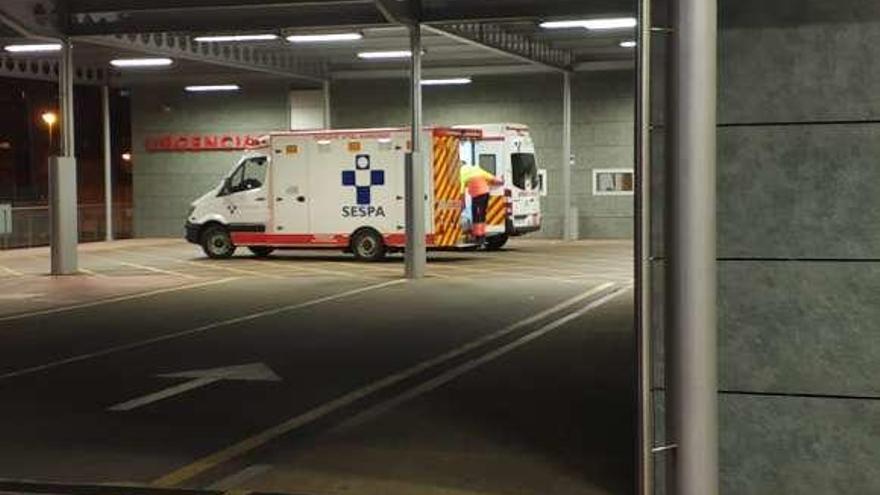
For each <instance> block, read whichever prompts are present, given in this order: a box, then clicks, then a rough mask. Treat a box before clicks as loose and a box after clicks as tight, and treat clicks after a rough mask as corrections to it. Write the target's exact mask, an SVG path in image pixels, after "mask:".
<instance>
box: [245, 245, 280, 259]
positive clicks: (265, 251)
mask: <svg viewBox="0 0 880 495" xmlns="http://www.w3.org/2000/svg"><path fill="white" fill-rule="evenodd" d="M248 249H249V250H250V252H252V253H254V256H256V257H257V258H265V257H267V256H269V255H270V254H272V252H273V251H275V248H273V247H269V246H248Z"/></svg>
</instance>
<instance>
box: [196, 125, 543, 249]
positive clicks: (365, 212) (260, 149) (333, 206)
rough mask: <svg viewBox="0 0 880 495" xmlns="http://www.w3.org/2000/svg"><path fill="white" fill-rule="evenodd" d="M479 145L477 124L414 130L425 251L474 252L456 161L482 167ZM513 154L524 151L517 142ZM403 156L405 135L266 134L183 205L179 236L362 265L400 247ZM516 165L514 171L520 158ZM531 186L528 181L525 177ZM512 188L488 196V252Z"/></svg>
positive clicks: (508, 223) (503, 227)
mask: <svg viewBox="0 0 880 495" xmlns="http://www.w3.org/2000/svg"><path fill="white" fill-rule="evenodd" d="M483 138H484V133H483V130H482V129H480V128H478V127H455V128H452V127H433V128H426V129H423V131H422V142H423V143H424V146H423V152H422V153H421V156H422V159H423V160H424V162H423V163H422V166H423V167H425V170H426V171H427V172H426V174H425V192H426V194H425V199H424V201H425V218H424V222H425V231H426V242H427V245H428V247H429V248H431V249H457V248H473V247H476V245H475V244H474V240H473V238H472V237H471V236H470V226H469V213H468V211H469V208H468V205H469V198H466V197H465V196H466V194H464V193H463V192H462V188H461V185H460V179H459V169H460V167H461V164H462V162H463V161H467V160H475V159H476V160H483V161H484V162H485V163H486V164H487V166H488V164H489V163H490V160H489V159H488V158H480V155H481V153H482V154H489V153H492V152H494V151H495V150H496V148H497V146H496V144H497V143H495V142H494V141H493V139H494V137H492V136H490V139H489V140H484V139H483ZM520 148H521V149H523V150H526V149H530V148H527V147H526V145H525V143H523V144H521V145H520ZM409 149H410V131H409V129H408V128H376V129H343V130H336V129H334V130H318V131H291V132H276V133H271V134H269V135H267V136H264V137H262V138H260V140H259V141H258V143H257V144H256V145H254V146H253V147H252V148H251V149H249V150H247V152H246V153H245V154H244V156H243V157H241V159H240V160H239V161H238V162H237V163H236V164H235V166H234V167H233V168H232V170H231V171H230V173H229V174H228V175H227V176H226V177H225V178H224V179H223V180H222V181H221V182H220V183H219V184H218V185H217V186H216V187H215V188H214V189H212V190H211V191H209V192H208V193H206V194H205V195H204V196H202V197H201V198H199V199H197V200H196V201H194V202H193V203H192V204H191V206H190V212H189V214H188V216H187V222H186V239H187V240H188V241H189V242H192V243H195V244H199V245H201V247H202V249H203V250H204V252H205V254H206V255H207V256H209V257H211V258H226V257H230V256H232V255H233V254H234V252H235V251H236V249H237V248H238V247H246V248H248V249H249V250H250V251H251V252H252V253H253V254H255V255H256V256H268V255H269V254H270V253H272V252H273V251H274V250H275V249H294V248H309V249H315V248H328V249H341V250H343V251H346V252H351V253H353V254H354V256H355V257H356V258H357V259H361V260H370V261H374V260H379V259H382V258H383V257H384V256H385V255H386V254H387V253H389V252H395V251H401V250H403V247H404V245H405V240H406V236H405V225H404V170H405V166H406V165H405V164H406V159H407V154H408V153H409ZM498 151H499V153H500V152H506V148H504V149H499V150H498ZM523 152H525V151H523ZM518 153H519V152H518ZM463 157H466V158H463ZM516 160H517V161H516V163H518V164H519V165H518V167H519V168H522V165H521V163H520V162H522V159H519V158H518V159H516ZM525 162H526V163H528V162H529V160H528V159H525ZM468 163H473V162H472V161H471V162H468ZM530 163H532V164H534V158H533V157H532V158H531V162H530ZM496 164H497V165H498V166H499V167H502V168H500V169H498V172H500V173H505V174H506V173H507V171H506V168H504V167H507V165H510V166H511V167H512V166H513V164H512V163H511V162H510V160H509V159H508V160H505V159H502V158H501V157H500V156H499V157H498V158H497V160H496ZM526 168H528V167H526ZM490 171H491V170H490ZM493 173H494V172H493ZM526 175H529V174H528V173H527V174H526ZM514 179H516V177H515V176H511V181H513V180H514ZM532 179H533V178H532V177H531V176H530V175H529V177H528V179H524V180H527V181H531V180H532ZM518 182H521V181H518ZM523 184H525V183H523ZM528 184H529V185H531V182H528ZM518 189H519V188H516V190H517V196H514V192H513V191H514V190H512V189H510V188H507V186H503V187H498V188H495V190H493V192H492V196H493V197H492V201H490V208H489V214H488V215H487V224H488V226H487V231H486V236H487V237H486V243H487V246H488V247H489V248H494V247H500V246H501V245H503V244H504V242H505V241H506V240H507V237H508V236H509V235H511V234H516V233H517V231H516V222H515V221H514V220H513V219H511V218H510V214H511V212H512V211H513V210H512V209H511V207H512V204H511V203H510V200H511V199H513V198H515V197H516V198H518V197H519V196H518ZM493 208H494V209H493ZM523 211H524V210H523ZM521 228H522V227H521ZM528 228H529V227H526V228H525V230H527V229H528ZM509 229H513V230H510V231H509ZM525 230H521V231H520V232H523V231H525Z"/></svg>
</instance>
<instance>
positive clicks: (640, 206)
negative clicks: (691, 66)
mask: <svg viewBox="0 0 880 495" xmlns="http://www.w3.org/2000/svg"><path fill="white" fill-rule="evenodd" d="M651 25H652V17H651V0H639V30H638V35H637V43H638V45H637V46H638V54H637V62H636V130H635V131H636V136H635V143H636V174H635V176H636V181H635V182H636V183H635V186H636V187H635V188H636V196H635V210H636V223H637V225H636V228H635V233H636V239H635V240H636V243H635V249H636V256H635V260H636V266H635V272H636V287H637V288H638V289H637V295H636V328H637V332H636V339H637V342H638V367H639V370H638V375H639V382H638V431H637V439H638V452H639V458H638V486H637V493H638V494H639V495H653V493H654V457H653V456H654V454H653V447H654V401H653V395H652V391H651V388H652V385H653V383H652V382H653V379H652V376H653V375H652V373H651V372H652V367H653V360H652V351H653V349H652V346H651V343H652V341H653V338H652V331H651V329H652V325H651V323H652V321H651V316H652V311H651V297H652V295H653V291H652V287H653V285H652V283H651V280H652V279H651V269H652V267H651V255H652V253H651V220H652V218H651V217H652V213H651V211H652V209H651Z"/></svg>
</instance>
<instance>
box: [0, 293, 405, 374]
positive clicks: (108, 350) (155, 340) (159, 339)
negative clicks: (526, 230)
mask: <svg viewBox="0 0 880 495" xmlns="http://www.w3.org/2000/svg"><path fill="white" fill-rule="evenodd" d="M403 282H405V280H404V279H399V280H392V281H390V282H383V283H381V284H374V285H368V286H366V287H360V288H358V289H352V290H348V291H345V292H340V293H338V294H332V295H329V296H323V297H319V298H317V299H311V300H309V301H305V302H301V303H297V304H291V305H289V306H282V307H280V308H275V309H268V310H266V311H260V312H258V313H251V314H249V315H245V316H239V317H236V318H231V319H228V320H221V321H215V322H214V323H208V324H207V325H202V326H199V327H195V328H191V329H189V330H183V331H180V332H175V333H171V334H167V335H160V336H158V337H153V338H151V339H146V340H140V341H138V342H132V343H129V344H122V345H118V346H114V347H108V348H106V349H103V350H100V351H95V352H90V353H87V354H79V355H77V356H71V357H69V358H65V359H59V360H57V361H52V362H50V363H46V364H41V365H37V366H31V367H30V368H23V369H20V370H17V371H10V372H9V373H6V374H3V375H0V380H6V379H8V378H14V377H18V376H25V375H31V374H33V373H38V372H41V371H46V370H49V369H52V368H57V367H59V366H65V365H68V364H72V363H78V362H80V361H86V360H88V359H94V358H98V357H103V356H107V355H110V354H115V353H117V352H123V351H129V350H132V349H137V348H139V347H145V346H148V345H152V344H157V343H159V342H165V341H167V340H173V339H178V338H181V337H187V336H190V335H195V334H198V333H203V332H207V331H208V330H213V329H215V328H220V327H225V326H229V325H234V324H237V323H243V322H246V321H251V320H256V319H257V318H262V317H264V316H272V315H275V314H278V313H284V312H286V311H293V310H296V309H302V308H307V307H310V306H315V305H317V304H321V303H325V302H330V301H335V300H337V299H342V298H345V297H348V296H353V295H356V294H361V293H363V292H368V291H371V290H376V289H382V288H385V287H389V286H391V285H396V284H400V283H403Z"/></svg>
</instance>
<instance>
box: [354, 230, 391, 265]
mask: <svg viewBox="0 0 880 495" xmlns="http://www.w3.org/2000/svg"><path fill="white" fill-rule="evenodd" d="M385 251H386V248H385V240H384V239H382V236H381V235H380V234H379V233H378V232H376V231H375V230H372V229H364V230H361V231H358V232H356V233H355V234H354V236H352V238H351V252H352V253H354V257H355V258H357V259H359V260H361V261H379V260H381V259H383V258H384V257H385Z"/></svg>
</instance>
